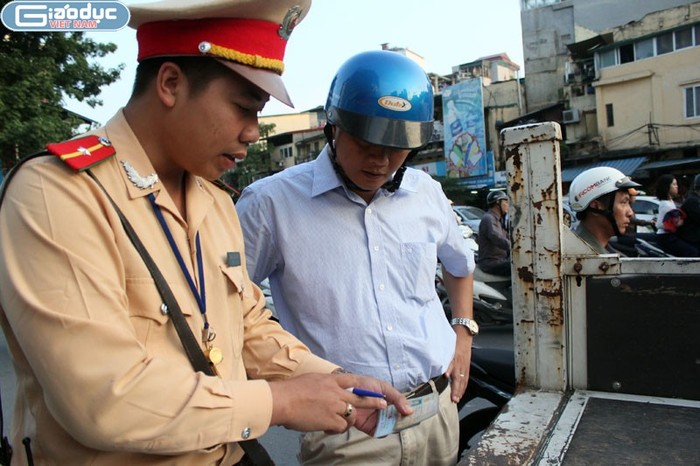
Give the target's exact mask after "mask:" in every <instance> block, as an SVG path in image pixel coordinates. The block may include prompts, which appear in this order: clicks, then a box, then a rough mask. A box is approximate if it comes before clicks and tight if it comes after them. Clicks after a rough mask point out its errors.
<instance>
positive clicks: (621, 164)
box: [561, 157, 647, 183]
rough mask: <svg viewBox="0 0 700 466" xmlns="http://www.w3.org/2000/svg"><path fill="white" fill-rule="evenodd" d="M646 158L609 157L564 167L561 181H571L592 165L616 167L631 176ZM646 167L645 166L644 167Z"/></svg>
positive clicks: (592, 166)
mask: <svg viewBox="0 0 700 466" xmlns="http://www.w3.org/2000/svg"><path fill="white" fill-rule="evenodd" d="M646 160H647V158H646V157H629V158H625V159H610V160H601V161H598V162H594V163H589V164H588V165H580V166H576V167H568V168H564V169H562V171H561V181H562V182H563V183H569V182H571V181H573V179H574V178H576V176H577V175H578V174H579V173H581V172H583V171H585V170H588V169H589V168H594V167H612V168H617V169H618V170H620V171H621V172H622V173H624V174H625V175H627V176H632V174H633V173H634V172H635V171H636V170H637V169H638V168H639V166H640V165H641V164H643V163H644V162H645V161H646ZM645 168H646V167H645Z"/></svg>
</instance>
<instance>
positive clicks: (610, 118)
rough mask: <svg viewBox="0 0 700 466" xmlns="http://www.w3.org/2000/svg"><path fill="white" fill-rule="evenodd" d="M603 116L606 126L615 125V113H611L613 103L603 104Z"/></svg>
mask: <svg viewBox="0 0 700 466" xmlns="http://www.w3.org/2000/svg"><path fill="white" fill-rule="evenodd" d="M605 117H606V119H607V121H608V128H609V127H611V126H615V114H614V113H613V104H605Z"/></svg>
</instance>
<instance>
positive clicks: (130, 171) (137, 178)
mask: <svg viewBox="0 0 700 466" xmlns="http://www.w3.org/2000/svg"><path fill="white" fill-rule="evenodd" d="M121 162H122V166H123V167H124V171H125V172H126V177H127V178H129V181H131V184H133V185H134V186H136V187H137V188H139V189H150V188H152V187H153V185H155V184H156V183H157V182H158V174H156V173H151V174H150V175H148V176H141V175H140V174H139V172H137V171H136V169H135V168H134V167H133V165H131V164H130V163H129V162H127V161H126V160H122V161H121Z"/></svg>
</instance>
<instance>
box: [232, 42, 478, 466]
mask: <svg viewBox="0 0 700 466" xmlns="http://www.w3.org/2000/svg"><path fill="white" fill-rule="evenodd" d="M326 113H327V116H328V125H327V126H326V128H325V132H326V137H327V141H328V144H327V145H326V146H325V147H324V149H323V150H322V152H321V153H320V155H319V156H318V158H317V159H316V160H314V161H312V162H308V163H305V164H302V165H297V166H295V167H292V168H289V169H286V170H284V171H283V172H281V173H278V174H276V175H274V176H272V177H269V178H265V179H262V180H259V181H257V182H255V183H253V184H252V185H250V186H248V187H247V188H246V189H245V190H244V191H243V193H242V195H241V198H240V200H239V201H238V203H237V210H238V213H239V216H240V220H241V225H242V227H243V232H244V238H245V243H246V258H247V262H248V270H249V271H250V274H251V277H252V279H253V280H254V281H256V282H260V281H262V280H263V279H265V278H266V277H269V279H270V284H271V290H272V296H273V300H274V302H275V307H276V309H277V312H278V317H279V319H280V321H281V323H282V325H283V326H284V327H285V328H286V329H288V330H289V331H291V332H292V333H293V334H295V335H296V336H297V337H298V338H300V339H301V340H302V341H303V342H305V343H306V344H307V345H308V346H309V347H310V348H311V349H312V350H313V351H315V352H316V353H317V354H319V355H320V356H322V357H325V358H327V359H328V360H330V361H333V362H334V363H336V364H338V365H340V366H342V367H343V368H345V369H346V370H348V371H350V372H354V373H360V374H372V375H374V376H376V377H377V378H379V379H383V380H387V381H390V382H391V383H392V384H393V385H394V386H395V387H397V388H399V389H400V390H402V391H404V392H409V391H412V390H415V389H418V391H420V392H421V393H422V394H427V396H429V397H430V396H432V397H433V399H434V404H435V407H436V411H437V414H435V415H433V416H432V417H429V418H427V419H425V420H423V421H422V422H420V423H418V424H417V425H415V426H413V427H410V428H406V429H404V430H401V431H400V432H397V433H392V434H390V435H388V436H386V437H382V438H373V437H369V436H367V435H366V434H364V433H362V432H360V431H359V430H357V429H354V428H353V429H351V430H350V431H348V432H347V433H346V434H342V435H325V434H323V433H314V434H313V435H306V436H305V437H304V440H303V442H302V447H301V453H300V459H301V461H302V462H303V463H304V464H307V465H308V464H323V465H328V464H337V463H339V462H352V463H353V464H369V463H371V464H387V465H396V464H404V463H410V464H431V465H443V464H445V465H447V464H454V463H455V462H456V460H457V450H458V440H459V422H458V414H457V409H456V403H457V401H459V399H460V398H461V397H462V395H463V393H464V391H465V389H466V385H467V380H468V376H469V362H470V358H471V343H472V338H473V336H474V335H475V334H476V333H477V332H478V326H477V325H476V323H475V322H474V321H473V320H472V295H473V277H472V272H473V270H474V257H473V255H472V252H471V250H470V249H469V248H468V247H466V245H465V244H464V238H463V236H462V234H461V233H460V230H459V228H458V226H457V224H456V223H455V221H454V216H453V213H452V209H451V207H450V203H449V200H448V199H447V198H446V196H445V195H444V193H443V191H442V189H441V186H440V184H439V183H437V182H436V181H434V180H433V179H432V178H431V177H430V176H429V175H427V174H426V173H423V172H421V171H419V170H415V169H412V168H407V167H406V165H405V162H406V160H407V158H408V157H409V156H410V155H411V154H412V153H413V152H415V151H416V150H417V149H419V148H421V147H422V146H424V145H425V144H426V143H427V142H428V140H429V139H430V136H431V134H432V126H433V92H432V86H431V84H430V81H429V80H428V77H427V76H426V74H425V72H424V71H423V70H422V69H421V68H420V66H418V65H417V64H416V63H415V62H413V61H412V60H410V59H409V58H407V57H405V56H403V55H400V54H398V53H395V52H390V51H372V52H364V53H360V54H358V55H356V56H354V57H352V58H350V59H349V60H348V61H347V62H345V64H343V65H342V66H341V68H340V69H339V71H338V73H337V74H336V76H335V78H334V80H333V82H332V84H331V87H330V92H329V95H328V100H327V103H326ZM438 259H439V260H440V262H441V263H442V266H443V269H444V272H445V273H444V275H443V276H444V277H445V284H446V286H447V290H448V293H449V297H450V302H451V304H452V309H453V316H454V319H452V322H451V323H450V322H448V321H447V319H446V318H445V314H444V311H443V308H442V306H441V304H440V300H439V299H438V296H437V294H436V292H435V282H434V279H435V270H436V267H437V264H438ZM438 406H439V409H437V407H438Z"/></svg>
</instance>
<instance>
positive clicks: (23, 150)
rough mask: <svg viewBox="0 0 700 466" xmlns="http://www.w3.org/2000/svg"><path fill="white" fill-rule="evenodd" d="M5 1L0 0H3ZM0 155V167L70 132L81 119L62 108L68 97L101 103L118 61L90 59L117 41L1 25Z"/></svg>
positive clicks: (112, 48)
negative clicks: (110, 63)
mask: <svg viewBox="0 0 700 466" xmlns="http://www.w3.org/2000/svg"><path fill="white" fill-rule="evenodd" d="M5 3H7V2H2V4H5ZM0 34H1V36H0V69H1V70H2V72H1V73H0V159H1V162H2V168H3V171H4V170H6V169H8V168H10V167H12V166H13V165H14V163H15V162H16V160H17V159H18V158H19V157H21V156H24V155H27V154H30V153H33V152H36V151H37V150H40V149H41V148H42V147H44V146H45V145H46V144H47V143H49V142H56V141H61V140H64V139H67V138H70V137H71V136H73V135H75V133H76V131H77V130H78V128H79V126H80V125H81V124H83V123H84V122H83V121H81V119H80V118H79V117H78V116H77V115H75V114H73V113H71V112H68V111H67V110H66V109H65V108H64V103H65V102H64V101H65V99H66V98H67V97H71V98H74V99H76V100H78V101H81V102H83V101H85V102H87V104H88V105H90V106H91V107H95V106H97V105H101V104H102V102H101V101H100V100H99V99H98V98H97V96H98V95H99V94H100V88H101V87H102V86H105V85H108V84H111V83H113V82H115V81H116V80H117V79H119V75H120V73H121V71H122V69H123V65H119V66H117V67H116V68H110V69H105V68H103V67H102V66H100V65H99V64H97V63H96V62H95V61H94V59H96V58H103V57H105V56H106V55H108V54H109V53H113V52H114V51H115V50H116V49H117V46H116V45H115V44H112V43H108V44H103V43H97V42H94V41H93V40H90V39H88V38H86V37H84V33H82V32H69V33H58V32H51V33H49V32H46V33H38V32H29V33H28V32H24V33H20V32H11V31H9V30H7V29H6V28H4V27H1V26H0Z"/></svg>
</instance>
